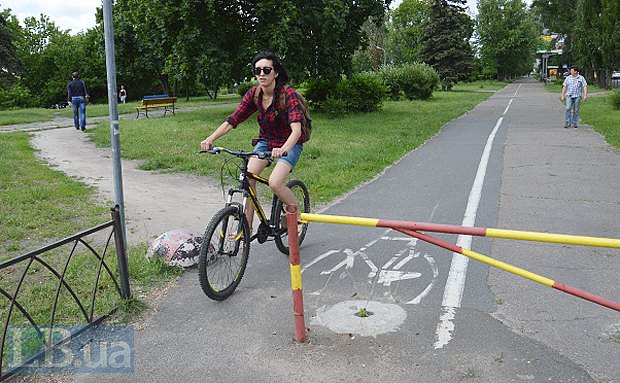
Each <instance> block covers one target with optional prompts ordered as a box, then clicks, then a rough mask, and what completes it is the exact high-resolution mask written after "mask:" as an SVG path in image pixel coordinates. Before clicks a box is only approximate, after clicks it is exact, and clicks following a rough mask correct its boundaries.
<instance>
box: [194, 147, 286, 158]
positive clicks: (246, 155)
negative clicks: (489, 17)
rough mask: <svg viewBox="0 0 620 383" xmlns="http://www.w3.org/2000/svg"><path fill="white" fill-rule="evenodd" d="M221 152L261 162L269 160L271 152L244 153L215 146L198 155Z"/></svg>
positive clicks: (283, 154) (284, 155) (283, 155)
mask: <svg viewBox="0 0 620 383" xmlns="http://www.w3.org/2000/svg"><path fill="white" fill-rule="evenodd" d="M221 152H226V153H228V154H231V155H233V156H236V157H239V158H249V157H257V158H259V159H261V160H269V159H271V151H266V152H246V151H243V150H230V149H226V148H221V147H217V146H212V147H211V148H210V149H209V150H201V151H200V153H209V154H219V153H221ZM287 155H288V153H287V152H284V153H282V157H286V156H287Z"/></svg>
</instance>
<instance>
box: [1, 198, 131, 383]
mask: <svg viewBox="0 0 620 383" xmlns="http://www.w3.org/2000/svg"><path fill="white" fill-rule="evenodd" d="M111 214H112V220H111V221H109V222H106V223H103V224H101V225H98V226H95V227H93V228H90V229H88V230H85V231H82V232H80V233H77V234H74V235H72V236H70V237H67V238H65V239H62V240H60V241H57V242H55V243H52V244H50V245H48V246H45V247H42V248H40V249H37V250H34V251H31V252H29V253H27V254H23V255H20V256H17V257H15V258H11V259H9V260H6V261H3V262H0V275H4V274H9V273H10V274H13V273H14V272H15V268H16V267H18V266H19V265H24V264H25V267H24V268H23V271H22V272H21V275H14V276H13V278H4V277H3V279H4V280H5V282H6V281H7V280H9V279H10V280H11V283H12V284H14V285H15V286H14V288H11V289H9V288H7V289H5V288H4V287H3V286H2V284H3V283H0V302H2V301H4V302H3V303H4V304H0V313H2V314H3V316H4V314H6V317H5V318H2V320H3V322H4V323H3V324H2V325H3V328H2V337H1V338H0V381H4V380H6V379H8V378H9V377H10V376H12V375H14V374H15V373H16V372H18V371H19V370H20V366H11V368H6V367H5V365H4V364H5V363H4V362H5V357H6V353H5V351H6V350H5V346H6V341H7V333H8V330H9V328H10V326H11V324H12V316H13V314H15V313H19V314H21V315H22V316H23V319H22V323H20V325H22V324H24V323H25V324H26V326H30V327H31V328H32V329H33V330H34V331H35V332H36V335H37V336H38V337H39V340H40V342H41V343H42V344H44V347H42V348H43V350H39V352H37V353H36V355H33V356H32V357H30V358H29V359H28V360H27V361H24V363H23V364H27V363H28V361H31V360H34V359H35V358H37V357H39V356H40V354H42V353H44V352H49V350H50V349H53V348H54V347H56V346H57V345H58V344H61V343H62V342H64V341H65V339H60V340H58V339H52V333H53V331H52V329H53V328H54V327H55V326H56V325H57V323H56V320H57V318H56V315H57V311H58V310H59V308H60V306H59V298H60V297H61V293H62V292H63V291H66V292H67V293H68V294H69V295H70V298H69V299H70V300H72V301H73V303H72V304H76V305H77V307H78V308H79V313H80V314H79V315H78V316H79V318H73V320H72V322H78V323H80V325H79V326H77V328H78V330H77V331H76V332H74V333H73V334H71V335H77V333H81V332H84V331H86V330H87V329H88V328H89V327H91V326H93V325H95V324H98V323H100V322H101V321H103V320H104V319H105V318H106V317H108V316H109V315H110V314H111V313H112V312H113V311H114V310H115V308H112V309H110V310H109V311H107V312H105V313H103V314H101V315H100V314H99V313H97V314H96V313H95V299H96V297H97V289H98V287H99V285H100V280H101V278H102V272H105V274H104V275H107V277H109V278H110V279H111V281H112V284H113V286H114V288H115V289H116V291H117V293H118V294H119V296H120V298H121V299H127V298H129V297H130V295H131V292H130V289H129V276H128V266H127V251H126V248H125V239H124V237H123V230H122V228H121V218H120V213H119V207H118V206H115V207H114V208H112V213H111ZM105 230H110V232H109V233H107V235H105V236H104V237H103V238H102V239H99V238H89V237H90V236H91V235H92V236H95V235H96V234H102V233H105V232H104V231H105ZM112 239H114V248H115V252H116V262H117V270H112V269H111V268H110V265H109V264H108V263H107V262H106V255H108V254H109V253H111V250H110V249H111V246H110V245H111V243H112ZM97 242H98V244H97ZM63 246H66V247H68V249H69V250H68V254H67V257H66V260H65V261H64V262H62V259H61V262H60V263H59V262H58V260H59V258H60V257H58V256H57V254H55V255H54V257H53V261H47V260H45V259H44V258H43V256H44V255H45V254H50V252H52V251H58V250H59V249H61V248H62V247H63ZM97 247H103V250H101V251H97ZM78 249H79V251H78ZM78 253H79V254H78ZM82 253H83V254H82ZM61 254H62V252H61ZM78 257H95V258H96V261H95V260H94V262H96V265H97V266H96V269H95V270H92V271H93V272H94V281H93V284H92V289H91V290H90V293H89V292H85V293H84V292H78V291H77V290H78V289H83V288H84V286H73V285H72V283H71V281H69V280H68V279H67V270H68V269H69V267H70V265H71V263H72V261H74V260H75V259H76V258H78ZM108 258H109V257H108ZM58 263H59V264H58ZM56 264H58V265H56ZM36 269H43V270H47V271H49V274H46V275H52V276H53V277H52V278H51V279H52V281H55V280H56V281H57V282H54V283H56V287H55V292H54V293H53V294H50V295H51V296H50V301H51V312H50V314H49V322H48V323H45V324H43V323H37V319H36V318H35V316H34V315H33V314H32V313H31V312H29V311H28V309H27V304H23V303H22V302H24V301H26V302H28V301H29V300H28V298H29V297H28V296H24V295H26V294H28V293H27V292H23V288H24V286H25V280H26V277H27V276H29V275H32V274H35V273H36V272H37V271H36ZM80 271H81V270H80ZM115 271H116V272H115ZM116 275H118V278H116ZM39 278H40V279H39V281H40V282H39V283H43V282H42V279H41V277H39ZM47 278H49V277H47ZM7 290H12V292H11V291H7ZM20 293H23V294H20ZM84 296H86V297H87V299H85V298H84ZM85 301H88V302H89V305H88V306H87V305H86V304H85ZM7 302H8V305H6V303H7ZM61 305H62V304H61ZM35 309H36V308H35ZM95 315H97V317H95ZM13 323H15V321H13ZM45 326H49V330H50V331H42V328H46V327H45ZM44 332H46V333H48V336H47V337H45V336H44Z"/></svg>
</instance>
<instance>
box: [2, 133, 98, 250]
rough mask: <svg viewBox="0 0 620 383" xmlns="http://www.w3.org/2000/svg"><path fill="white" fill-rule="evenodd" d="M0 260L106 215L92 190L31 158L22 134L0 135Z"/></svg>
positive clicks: (90, 223)
mask: <svg viewBox="0 0 620 383" xmlns="http://www.w3.org/2000/svg"><path fill="white" fill-rule="evenodd" d="M0 158H1V160H0V194H1V195H2V205H3V206H2V209H0V222H1V223H2V224H1V225H0V259H3V258H7V257H10V256H14V255H17V254H18V253H22V252H25V251H26V250H28V249H32V248H33V247H38V246H39V245H43V244H45V243H47V242H49V241H50V240H51V239H60V238H64V237H66V236H69V235H71V234H73V233H75V232H77V231H80V230H83V229H84V228H86V227H90V226H94V225H95V224H97V223H101V222H104V221H107V220H109V219H110V214H109V213H108V212H107V209H106V208H104V207H102V206H100V204H94V203H93V201H92V194H93V191H92V190H91V189H89V188H88V187H86V186H84V185H83V184H82V183H80V182H78V181H75V180H71V179H68V178H67V176H65V175H64V173H62V172H60V171H56V170H53V169H50V168H49V167H48V166H47V165H46V164H45V163H43V162H42V161H39V160H38V159H37V158H36V157H35V150H34V149H33V148H32V147H31V146H30V144H29V142H28V135H27V134H26V133H3V134H0Z"/></svg>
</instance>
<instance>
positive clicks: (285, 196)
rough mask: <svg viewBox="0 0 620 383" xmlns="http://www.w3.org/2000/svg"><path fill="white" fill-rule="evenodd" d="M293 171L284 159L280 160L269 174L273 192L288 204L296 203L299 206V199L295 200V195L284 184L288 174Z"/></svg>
mask: <svg viewBox="0 0 620 383" xmlns="http://www.w3.org/2000/svg"><path fill="white" fill-rule="evenodd" d="M290 172H291V167H290V166H289V164H287V163H286V162H284V161H278V162H277V163H276V166H275V168H274V169H273V172H271V175H270V176H269V187H270V188H271V190H273V193H274V194H275V195H277V196H278V198H280V200H281V201H282V202H284V204H285V205H286V206H289V205H294V206H297V201H295V195H294V194H293V192H292V191H291V189H289V188H288V187H286V185H285V184H284V181H285V180H286V176H287V175H288V174H289V173H290Z"/></svg>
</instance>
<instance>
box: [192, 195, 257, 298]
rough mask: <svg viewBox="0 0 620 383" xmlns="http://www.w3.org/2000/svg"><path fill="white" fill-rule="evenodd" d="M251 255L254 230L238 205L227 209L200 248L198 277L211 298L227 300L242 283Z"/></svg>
mask: <svg viewBox="0 0 620 383" xmlns="http://www.w3.org/2000/svg"><path fill="white" fill-rule="evenodd" d="M249 253H250V228H249V227H248V221H247V219H246V218H245V214H244V213H243V211H242V210H241V209H240V208H239V207H238V206H234V205H231V206H227V207H225V208H223V209H222V210H220V211H219V212H217V213H216V214H215V216H213V218H212V219H211V222H209V225H208V226H207V229H206V230H205V235H204V238H203V240H202V244H201V246H200V255H199V258H198V278H199V280H200V287H202V290H203V291H204V293H205V294H206V295H207V296H208V297H209V298H211V299H214V300H216V301H223V300H224V299H226V298H228V297H229V296H230V295H231V294H232V293H233V291H235V288H237V286H238V285H239V282H241V278H243V273H244V272H245V267H246V265H247V263H248V254H249Z"/></svg>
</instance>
